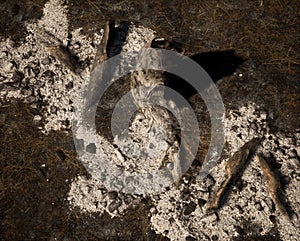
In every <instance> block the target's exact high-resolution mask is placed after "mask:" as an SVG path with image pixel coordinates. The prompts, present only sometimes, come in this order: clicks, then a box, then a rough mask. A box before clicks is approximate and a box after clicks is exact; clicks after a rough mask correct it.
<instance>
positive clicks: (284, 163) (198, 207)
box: [0, 0, 300, 241]
mask: <svg viewBox="0 0 300 241" xmlns="http://www.w3.org/2000/svg"><path fill="white" fill-rule="evenodd" d="M63 2H64V1H62V0H50V1H49V2H48V3H47V4H46V5H45V8H44V16H43V17H42V18H41V20H39V21H38V22H32V23H28V24H27V29H28V36H27V38H26V41H25V42H24V43H23V44H22V45H21V46H19V47H15V45H14V42H13V41H11V40H10V39H2V40H1V42H0V49H1V51H0V69H1V75H0V82H1V86H2V88H1V89H0V99H1V104H2V103H4V102H5V101H9V100H10V99H12V98H17V99H21V100H23V101H26V102H29V103H31V104H32V107H35V106H37V105H38V104H39V103H41V101H42V100H43V101H42V106H43V111H44V112H43V115H42V116H40V115H36V116H35V117H34V120H35V121H36V122H39V123H40V124H41V125H40V126H41V131H43V132H46V133H47V132H49V131H51V130H62V129H64V130H67V131H70V126H71V121H72V111H73V110H72V107H73V104H72V103H73V101H74V99H75V98H76V95H77V93H78V91H79V90H80V87H81V85H82V83H84V82H86V81H87V80H88V79H89V73H90V68H91V63H93V56H94V55H95V53H96V48H97V47H95V46H98V44H99V43H100V40H101V36H102V32H101V31H99V30H97V29H95V36H94V38H93V39H90V38H88V37H85V36H83V35H82V34H81V33H80V29H77V30H74V31H73V32H72V33H71V35H70V34H69V30H68V19H67V11H68V7H67V5H64V4H63ZM43 30H47V31H48V32H49V33H51V34H52V35H53V36H54V37H55V38H54V39H51V38H50V39H48V40H47V41H45V34H44V31H43ZM143 35H147V36H150V37H151V38H152V37H154V36H155V33H154V32H153V31H152V30H150V29H146V28H143V27H132V35H129V37H128V44H127V45H126V46H127V47H126V46H125V47H124V50H125V49H127V50H138V49H139V48H140V47H141V44H142V43H143V44H144V43H145V42H144V41H141V39H143V37H142V36H143ZM46 36H47V35H46ZM45 42H46V43H45ZM57 42H61V43H62V44H63V45H65V46H66V45H68V48H69V49H70V50H72V51H73V52H74V54H75V55H76V56H78V57H79V61H78V66H77V67H78V68H77V70H76V72H75V73H74V72H72V70H71V69H70V68H69V67H68V65H69V63H65V62H63V61H62V60H61V59H59V58H56V57H55V54H53V53H52V55H51V53H50V52H49V49H47V47H49V46H47V44H54V45H55V44H57ZM267 116H268V112H267V111H266V110H262V109H261V108H260V107H259V106H257V105H255V103H248V104H247V105H246V106H242V107H241V108H240V109H237V110H227V117H226V140H227V142H228V144H229V147H228V149H227V150H226V152H227V153H228V155H229V156H230V155H232V154H233V153H234V152H235V151H236V150H238V148H240V147H241V146H242V145H243V144H244V143H246V142H247V141H249V140H251V139H252V138H253V137H255V136H260V137H261V136H264V137H265V140H264V141H263V142H262V144H261V147H260V148H259V150H258V151H259V152H261V153H263V154H264V155H265V156H266V157H271V158H272V159H273V161H274V162H275V163H276V164H277V165H278V166H280V168H279V171H280V173H281V177H282V178H281V179H282V180H283V181H284V182H285V187H284V191H285V196H286V199H287V203H288V204H289V206H290V209H291V210H292V211H293V212H294V214H293V215H292V219H291V221H287V220H286V219H285V218H284V217H282V215H281V214H280V213H279V212H278V210H276V209H275V208H274V205H273V203H272V201H271V198H270V196H269V195H268V191H267V188H266V183H265V180H264V178H263V176H262V172H261V170H260V166H259V163H258V161H257V160H256V159H254V160H252V161H251V162H250V164H249V165H248V167H247V168H246V170H245V173H244V174H243V176H242V178H241V181H240V182H239V183H238V184H237V185H236V186H234V187H233V190H232V191H231V193H230V195H229V197H228V198H227V201H226V203H225V204H224V205H223V207H222V208H221V209H220V211H219V212H218V214H217V213H211V214H207V212H206V206H205V205H206V203H207V201H208V199H209V198H210V195H211V190H215V189H216V188H218V185H219V184H220V183H221V182H222V180H223V179H224V167H225V162H226V160H227V159H224V160H221V161H220V163H219V164H218V165H217V167H216V168H215V169H214V170H213V171H212V173H211V175H210V176H208V177H207V178H206V179H205V180H204V181H203V182H200V178H199V177H197V176H194V177H188V176H187V177H184V178H183V180H182V182H181V183H180V184H179V185H178V186H175V185H174V186H172V187H171V188H170V190H167V191H164V192H163V193H161V194H159V195H153V196H151V198H152V200H153V203H154V206H153V208H152V209H151V213H150V215H151V218H150V219H151V226H152V228H153V230H155V232H157V233H161V234H163V235H164V236H166V237H168V238H170V240H186V238H188V237H189V238H190V240H192V239H193V238H194V239H196V240H216V238H218V240H231V239H232V238H233V237H235V236H238V235H239V232H240V229H241V228H243V224H244V223H245V222H246V223H248V224H249V225H250V226H251V227H252V229H250V230H252V231H249V232H253V233H260V234H265V233H268V232H272V229H278V230H279V233H280V237H281V239H282V240H293V241H296V240H300V234H299V229H300V226H299V217H298V215H299V213H300V200H299V195H300V190H299V189H300V171H299V170H300V168H299V156H300V149H299V146H300V130H295V131H294V133H291V134H284V133H276V134H270V133H269V129H268V123H267ZM116 162H117V163H118V162H120V160H119V159H118V160H116ZM124 167H125V168H129V166H128V167H127V166H126V165H125V164H124ZM148 167H149V166H147V165H146V166H141V167H140V169H141V170H143V168H148ZM151 167H153V168H157V167H158V165H154V166H151ZM66 198H67V199H68V201H69V203H70V212H72V210H73V209H74V208H76V207H79V208H80V209H81V210H82V211H84V212H97V213H99V215H101V214H102V213H104V212H107V213H109V214H110V215H111V216H122V215H126V214H124V213H126V208H128V206H129V205H135V204H136V203H137V202H139V200H140V197H138V196H132V195H125V194H122V193H117V192H110V191H109V190H107V189H106V188H105V187H103V186H102V185H101V184H100V183H99V182H97V181H96V180H94V179H86V178H85V177H78V178H77V179H76V180H74V181H73V183H72V184H71V186H70V192H69V194H68V197H66ZM249 220H250V221H249ZM249 234H250V233H249Z"/></svg>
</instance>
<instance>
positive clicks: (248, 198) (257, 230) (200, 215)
mask: <svg viewBox="0 0 300 241" xmlns="http://www.w3.org/2000/svg"><path fill="white" fill-rule="evenodd" d="M266 117H267V112H266V111H264V110H262V109H261V108H260V107H258V106H256V105H255V104H252V103H249V104H248V105H247V106H244V107H241V108H240V109H239V110H234V111H229V112H228V115H227V119H226V140H227V141H228V143H229V144H230V145H231V148H235V150H238V148H239V147H241V146H242V145H243V144H244V143H246V142H247V141H248V140H251V139H252V138H253V137H256V136H258V137H263V136H264V137H265V140H264V141H263V142H262V145H261V146H262V147H263V148H260V149H259V150H258V151H259V152H263V153H264V154H265V152H268V153H270V156H275V159H276V158H278V160H279V159H281V162H282V166H281V169H280V173H282V175H283V177H284V178H286V176H285V175H288V176H289V177H290V178H289V181H290V182H289V183H288V184H287V185H285V186H284V192H285V193H286V197H287V198H286V199H287V202H288V204H289V205H290V207H291V209H292V210H293V212H294V213H295V214H294V215H292V216H293V217H292V219H291V220H290V221H287V219H286V218H285V217H284V216H282V215H281V214H280V213H279V211H278V210H276V208H275V207H274V204H273V202H272V200H271V197H270V196H269V194H268V189H267V186H266V182H265V180H264V177H263V175H262V171H261V169H260V165H259V162H258V161H257V160H256V158H254V159H253V160H251V162H250V164H249V165H248V167H247V168H246V170H245V172H244V173H243V175H242V177H241V179H240V180H239V181H238V182H237V183H236V184H235V185H234V186H233V187H232V191H231V192H230V193H229V195H228V197H227V199H226V201H225V203H224V204H223V206H222V207H221V209H220V210H219V211H218V213H216V212H213V213H207V210H206V204H207V202H208V201H209V198H210V196H211V195H212V190H215V189H217V188H218V187H219V184H220V183H221V181H223V180H224V175H225V162H226V160H227V159H225V160H222V162H221V163H220V164H218V166H217V167H216V168H214V169H213V171H212V172H211V174H210V175H208V176H207V177H206V178H205V179H204V180H202V179H200V177H199V176H197V175H194V176H185V177H183V178H182V181H181V183H180V184H179V186H178V187H175V186H172V187H171V188H170V190H168V191H165V192H164V193H162V194H160V195H158V197H157V196H155V195H153V196H152V199H153V202H154V204H155V208H153V209H152V210H151V211H152V212H151V225H152V228H153V230H155V232H157V233H160V234H162V235H164V236H166V237H168V238H169V239H170V240H172V241H174V240H189V239H190V240H232V238H234V237H238V236H240V235H241V234H242V230H245V225H246V224H247V225H248V227H251V229H250V230H251V231H249V233H248V235H251V234H254V235H257V234H260V235H264V234H267V233H269V232H272V230H274V229H276V230H277V229H278V230H279V233H280V237H281V238H282V240H299V238H300V235H299V234H298V233H299V232H297V230H299V228H300V227H299V224H297V225H296V223H297V220H298V216H297V215H299V213H300V210H299V200H298V201H297V198H298V197H299V195H300V190H299V186H300V180H299V155H298V152H297V150H298V149H297V146H299V141H300V139H299V137H300V135H299V131H296V133H293V134H291V135H285V134H283V133H279V134H276V135H271V134H268V127H267V123H266ZM253 123H255V125H254V124H253ZM233 127H234V128H233ZM270 136H272V137H271V138H270ZM237 138H238V140H236V139H237ZM269 139H271V140H269ZM233 145H236V147H234V146H233ZM266 147H268V148H266ZM282 150H284V151H283V153H282ZM228 152H229V151H228ZM296 153H297V154H296ZM229 156H231V151H230V155H229ZM295 160H298V161H297V162H296V161H295Z"/></svg>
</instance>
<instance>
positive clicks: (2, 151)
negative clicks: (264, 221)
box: [0, 0, 300, 240]
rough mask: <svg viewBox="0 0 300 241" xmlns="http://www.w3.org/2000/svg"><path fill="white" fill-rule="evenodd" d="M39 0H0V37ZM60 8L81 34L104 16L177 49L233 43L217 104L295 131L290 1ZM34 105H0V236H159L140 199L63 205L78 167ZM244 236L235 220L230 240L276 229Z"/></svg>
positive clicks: (298, 94)
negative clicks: (102, 206) (99, 208)
mask: <svg viewBox="0 0 300 241" xmlns="http://www.w3.org/2000/svg"><path fill="white" fill-rule="evenodd" d="M45 2H46V1H44V0H43V1H38V0H13V1H11V0H6V1H5V0H4V1H3V0H1V1H0V3H1V4H0V10H1V15H0V35H1V37H5V38H6V37H11V38H12V39H14V40H16V41H17V43H22V41H23V40H24V37H25V36H26V31H25V28H24V21H33V20H35V19H38V18H40V17H41V15H42V9H43V6H44V3H45ZM261 2H262V3H263V4H262V6H261V5H260V3H261ZM68 6H69V19H70V23H71V27H72V28H74V29H75V28H78V27H82V28H83V29H84V31H85V33H86V34H91V33H92V31H93V30H92V29H95V28H99V29H100V28H103V26H104V24H105V21H107V20H112V19H115V20H117V21H135V22H139V23H141V24H143V25H146V26H149V27H151V28H153V29H155V30H156V31H157V33H158V36H161V37H166V38H167V39H170V40H175V41H177V42H179V43H181V44H182V46H183V48H184V51H185V54H187V55H195V54H199V53H202V52H210V51H228V50H235V53H236V54H237V55H238V56H241V58H243V59H244V60H245V61H244V62H243V63H241V64H240V65H239V66H238V67H237V71H238V72H239V73H242V74H243V77H242V78H240V77H239V76H237V75H229V76H226V77H224V79H223V81H222V83H220V84H219V88H220V92H221V95H222V97H223V101H224V104H225V106H226V108H236V107H238V106H241V105H243V104H246V103H247V102H248V101H253V102H255V103H257V104H258V105H260V106H261V107H262V108H265V109H266V110H268V112H269V113H270V114H269V120H268V121H269V123H270V125H271V128H272V131H273V132H276V131H279V130H280V131H284V132H292V131H293V130H295V129H297V128H300V118H299V117H300V116H299V115H300V114H299V113H300V112H299V110H300V101H299V100H300V91H299V89H300V82H299V65H300V58H299V46H300V36H299V30H298V27H299V25H300V21H299V9H300V1H298V0H291V1H289V0H273V1H270V0H269V1H244V0H242V1H229V0H228V1H225V0H223V1H217V0H213V1H210V0H204V1H193V0H186V1H179V0H175V1H172V2H170V1H166V0H160V1H128V0H127V1H121V2H117V1H99V0H97V1H96V0H88V1H82V0H80V1H79V0H76V1H75V0H70V1H68ZM212 71H213V70H212ZM191 101H192V99H191ZM34 111H38V110H36V109H32V108H30V107H29V106H28V105H25V104H22V103H20V102H10V103H7V104H6V105H5V106H4V107H1V108H0V136H1V142H0V220H1V221H0V240H167V239H166V238H163V237H161V236H159V235H155V234H154V233H153V232H152V231H151V230H150V228H149V220H148V217H147V212H148V210H149V207H151V203H149V202H148V201H147V200H145V202H143V203H141V204H140V206H139V207H137V208H136V209H135V210H129V211H128V213H127V215H125V216H124V218H122V219H116V218H114V219H111V218H110V217H109V216H108V215H103V216H101V217H100V216H98V215H96V214H95V215H83V214H81V213H80V212H77V211H76V210H75V211H74V212H69V209H68V204H67V202H66V195H67V193H68V190H69V185H70V180H71V179H72V178H74V177H75V176H76V175H78V174H85V175H88V174H87V173H86V171H85V169H84V168H83V166H82V165H81V164H80V163H79V162H78V161H77V159H76V153H75V150H74V145H73V139H72V135H71V133H70V134H65V133H62V132H52V133H50V134H49V135H48V136H45V135H43V134H41V133H40V132H39V131H38V129H37V126H36V125H35V124H34V123H32V115H33V114H32V113H33V112H34ZM42 164H45V168H41V165H42ZM248 234H249V233H248V228H247V227H245V229H244V230H243V231H241V233H240V237H239V239H235V240H279V238H278V234H277V233H276V232H274V234H270V235H265V236H264V237H261V236H257V235H253V236H251V235H250V236H249V235H248ZM55 238H56V239H55Z"/></svg>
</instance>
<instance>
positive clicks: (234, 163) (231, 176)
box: [207, 138, 260, 211]
mask: <svg viewBox="0 0 300 241" xmlns="http://www.w3.org/2000/svg"><path fill="white" fill-rule="evenodd" d="M259 143H260V138H254V139H252V140H251V141H249V142H247V143H246V144H245V145H244V146H242V147H241V148H240V149H239V150H238V151H237V152H235V153H234V154H233V156H232V157H231V158H230V159H229V160H228V161H227V163H226V167H225V171H226V173H225V177H226V179H225V181H224V182H222V184H221V186H220V188H219V189H218V191H217V192H216V193H215V194H214V197H213V198H212V199H211V200H210V202H209V203H208V205H207V210H208V211H213V210H216V209H218V208H219V207H220V203H221V200H222V199H223V198H224V196H225V194H226V193H227V191H228V189H229V187H230V185H231V184H232V183H235V182H236V180H237V179H238V178H240V176H241V175H242V172H243V171H244V169H245V166H246V163H247V161H248V160H249V159H250V157H251V156H252V155H253V154H254V152H255V150H256V148H257V146H258V145H259Z"/></svg>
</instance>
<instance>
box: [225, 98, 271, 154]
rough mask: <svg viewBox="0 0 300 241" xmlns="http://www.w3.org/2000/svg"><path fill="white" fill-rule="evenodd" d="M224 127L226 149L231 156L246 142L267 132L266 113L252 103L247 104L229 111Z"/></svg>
mask: <svg viewBox="0 0 300 241" xmlns="http://www.w3.org/2000/svg"><path fill="white" fill-rule="evenodd" d="M225 126H226V127H225V128H226V129H225V132H226V133H225V136H226V141H227V143H228V144H229V148H228V149H229V150H230V154H233V153H235V152H236V151H237V150H238V149H239V148H240V147H242V146H243V145H244V144H245V143H246V142H248V141H250V140H251V139H253V138H254V137H262V136H263V135H264V134H265V133H266V132H267V112H266V111H265V110H263V109H261V108H260V107H259V106H256V104H254V103H248V104H247V105H246V106H243V107H241V108H240V109H239V110H229V113H228V117H227V118H226V122H225Z"/></svg>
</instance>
